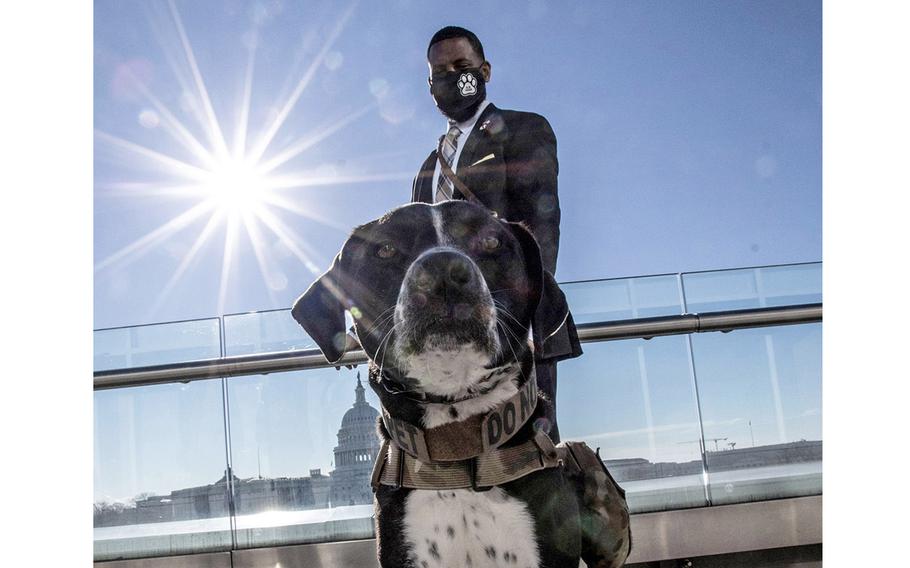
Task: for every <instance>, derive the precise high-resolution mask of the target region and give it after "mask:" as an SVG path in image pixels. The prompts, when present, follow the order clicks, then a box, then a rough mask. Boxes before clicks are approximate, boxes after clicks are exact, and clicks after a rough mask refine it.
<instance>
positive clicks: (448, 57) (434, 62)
mask: <svg viewBox="0 0 910 568" xmlns="http://www.w3.org/2000/svg"><path fill="white" fill-rule="evenodd" d="M427 65H428V66H429V67H430V77H428V78H427V82H429V83H430V84H431V85H432V84H433V75H436V74H439V73H447V72H451V71H463V70H465V69H471V68H477V67H480V73H481V74H482V75H483V80H484V82H485V83H489V82H490V76H491V71H492V69H491V67H490V62H489V61H484V60H483V59H481V57H480V55H478V54H477V52H475V51H474V48H473V47H471V42H469V41H468V40H467V38H463V37H453V38H449V39H444V40H442V41H440V42H437V43H434V44H433V46H432V47H430V53H429V56H428V57H427Z"/></svg>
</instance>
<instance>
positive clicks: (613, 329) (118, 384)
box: [94, 303, 822, 390]
mask: <svg viewBox="0 0 910 568" xmlns="http://www.w3.org/2000/svg"><path fill="white" fill-rule="evenodd" d="M820 321H822V304H821V303H817V304H800V305H795V306H782V307H777V308H754V309H746V310H731V311H719V312H706V313H703V314H681V315H673V316H661V317H653V318H637V319H629V320H619V321H609V322H593V323H584V324H579V325H578V326H577V327H578V337H579V339H580V340H581V341H582V342H583V343H593V342H597V341H615V340H619V339H636V338H640V339H651V338H652V337H658V336H664V335H681V334H687V333H704V332H710V331H721V332H728V331H733V330H735V329H746V328H754V327H768V326H777V325H793V324H800V323H813V322H820ZM366 362H367V358H366V355H365V354H364V352H363V351H361V350H357V351H352V352H350V353H346V354H345V355H344V357H342V358H341V360H340V361H338V362H337V363H335V364H331V363H328V362H327V361H326V360H325V357H323V356H322V352H320V351H319V349H298V350H294V351H281V352H273V353H257V354H255V355H239V356H233V357H220V358H217V359H202V360H198V361H189V362H185V363H170V364H166V365H153V366H147V367H134V368H130V369H111V370H107V371H96V372H95V375H94V388H95V390H102V389H112V388H122V387H134V386H142V385H154V384H163V383H178V382H179V383H186V382H189V381H193V380H201V379H214V378H221V377H238V376H244V375H260V374H268V373H277V372H283V371H299V370H304V369H320V368H327V367H334V366H336V365H360V364H363V363H366Z"/></svg>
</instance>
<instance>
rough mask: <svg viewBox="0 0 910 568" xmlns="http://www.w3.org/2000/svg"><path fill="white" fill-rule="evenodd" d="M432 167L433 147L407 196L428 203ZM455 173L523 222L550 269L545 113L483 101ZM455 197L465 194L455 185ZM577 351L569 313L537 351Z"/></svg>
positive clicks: (555, 239) (554, 205)
mask: <svg viewBox="0 0 910 568" xmlns="http://www.w3.org/2000/svg"><path fill="white" fill-rule="evenodd" d="M435 169H436V150H433V151H432V152H431V153H430V156H429V157H428V158H427V159H426V161H424V163H423V165H422V166H421V168H420V171H419V172H418V173H417V176H416V177H415V178H414V184H413V186H412V188H411V201H412V202H422V203H433V196H434V195H435V193H436V188H435V187H433V172H434V171H435ZM455 173H456V175H457V176H458V178H459V179H461V181H463V182H464V184H465V185H466V186H468V188H470V190H471V191H473V192H474V194H475V195H476V196H477V198H478V199H479V200H480V201H481V202H482V203H483V204H484V205H485V206H487V207H488V208H489V209H491V210H493V211H496V213H497V214H498V215H499V217H500V218H502V219H506V220H508V221H513V222H517V221H521V222H524V223H525V224H526V225H527V226H528V228H530V229H531V233H532V234H533V235H534V237H535V238H536V239H537V242H538V244H539V245H540V253H541V260H542V261H543V267H544V269H545V270H546V271H548V272H549V273H550V274H551V275H552V274H553V273H554V272H555V271H556V256H557V253H558V251H559V219H560V212H559V196H558V194H557V181H556V177H557V174H558V173H559V162H558V161H557V158H556V135H554V134H553V129H552V128H550V123H549V122H547V119H545V118H544V117H542V116H540V115H539V114H534V113H530V112H520V111H515V110H501V109H498V108H496V107H495V106H494V105H492V104H490V105H487V108H486V109H484V111H483V113H482V114H481V115H480V117H479V118H478V119H477V122H476V124H475V125H474V130H473V131H472V132H471V134H470V136H469V137H468V139H467V141H466V142H465V146H464V148H462V150H461V155H460V156H459V158H458V167H457V168H456V169H455ZM454 197H455V198H456V199H462V198H463V197H464V196H463V195H462V194H461V192H460V191H458V190H457V189H456V190H455V193H454ZM542 308H543V309H546V307H545V306H542ZM579 355H581V345H580V343H579V341H578V334H577V333H576V330H575V324H574V322H573V320H572V315H571V314H569V315H568V317H567V319H566V324H565V325H564V326H563V327H562V328H560V330H559V332H557V333H556V334H555V335H553V336H552V337H551V338H550V339H548V340H547V341H546V342H545V343H544V353H542V354H539V356H540V358H541V359H554V360H559V359H566V358H570V357H577V356H579Z"/></svg>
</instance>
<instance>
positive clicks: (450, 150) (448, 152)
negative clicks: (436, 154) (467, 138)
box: [433, 124, 461, 203]
mask: <svg viewBox="0 0 910 568" xmlns="http://www.w3.org/2000/svg"><path fill="white" fill-rule="evenodd" d="M460 135H461V130H459V128H458V127H457V126H455V125H454V124H452V125H451V126H450V127H449V131H448V132H446V135H445V137H444V138H443V141H442V159H443V160H445V161H446V163H447V164H448V165H449V167H450V168H452V169H453V170H454V169H455V165H454V164H453V163H452V162H453V161H454V159H455V151H456V150H457V149H458V137H459V136H460ZM453 190H454V186H453V184H452V180H450V179H449V178H448V177H446V174H445V172H443V171H442V169H441V168H440V170H439V183H438V184H437V185H436V199H435V200H434V201H433V202H434V203H439V202H440V201H448V200H449V199H452V192H453Z"/></svg>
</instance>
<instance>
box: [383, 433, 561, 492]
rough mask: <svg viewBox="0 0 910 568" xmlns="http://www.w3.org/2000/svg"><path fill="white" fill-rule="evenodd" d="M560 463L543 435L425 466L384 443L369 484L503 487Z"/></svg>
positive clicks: (414, 487) (432, 487)
mask: <svg viewBox="0 0 910 568" xmlns="http://www.w3.org/2000/svg"><path fill="white" fill-rule="evenodd" d="M560 464H561V460H559V458H558V456H557V452H556V448H555V447H554V446H553V442H552V441H550V438H549V437H547V435H546V434H544V433H543V432H538V433H537V435H536V436H535V438H533V439H531V440H528V441H526V442H524V443H522V444H519V445H517V446H513V447H510V448H495V449H492V450H490V451H489V452H486V453H483V454H481V455H479V456H477V457H476V458H472V459H468V460H462V461H459V462H448V463H425V462H422V461H420V460H418V459H415V458H413V457H411V456H410V455H408V454H406V453H405V452H402V451H401V450H399V449H398V448H397V447H396V446H395V444H389V443H388V442H385V443H384V444H383V446H382V450H381V453H380V454H379V456H378V457H377V460H376V464H375V466H374V468H373V477H372V485H373V490H374V491H375V490H376V489H377V488H378V486H379V485H389V486H392V487H406V488H409V489H475V490H477V489H480V488H489V487H494V486H496V485H502V484H504V483H508V482H510V481H515V480H516V479H520V478H522V477H524V476H526V475H528V474H530V473H533V472H535V471H539V470H541V469H547V468H551V467H556V466H558V465H560Z"/></svg>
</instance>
